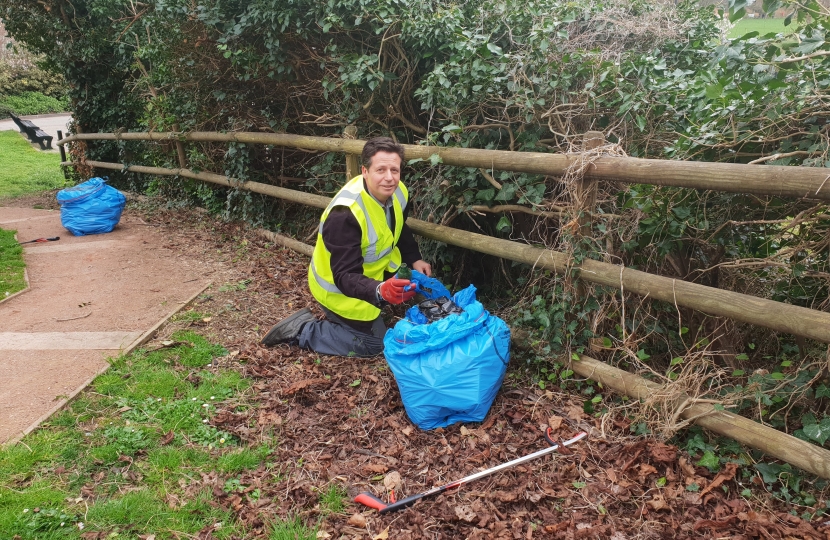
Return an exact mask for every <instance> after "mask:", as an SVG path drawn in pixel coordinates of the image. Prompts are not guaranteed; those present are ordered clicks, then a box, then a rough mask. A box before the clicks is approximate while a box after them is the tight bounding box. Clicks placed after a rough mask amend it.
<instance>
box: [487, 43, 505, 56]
mask: <svg viewBox="0 0 830 540" xmlns="http://www.w3.org/2000/svg"><path fill="white" fill-rule="evenodd" d="M487 50H488V51H490V52H491V53H493V54H495V55H496V56H502V55H503V54H504V51H502V50H501V47H499V46H498V45H496V44H495V43H488V44H487Z"/></svg>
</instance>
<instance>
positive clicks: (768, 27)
mask: <svg viewBox="0 0 830 540" xmlns="http://www.w3.org/2000/svg"><path fill="white" fill-rule="evenodd" d="M794 30H795V24H791V25H789V26H784V19H749V18H743V19H741V20H740V21H738V22H737V23H735V26H734V27H732V30H730V31H729V38H730V39H735V38H739V37H741V36H743V35H745V34H748V33H750V32H758V34H759V35H761V36H763V35H765V34H770V33H772V34H790V33H792V32H793V31H794Z"/></svg>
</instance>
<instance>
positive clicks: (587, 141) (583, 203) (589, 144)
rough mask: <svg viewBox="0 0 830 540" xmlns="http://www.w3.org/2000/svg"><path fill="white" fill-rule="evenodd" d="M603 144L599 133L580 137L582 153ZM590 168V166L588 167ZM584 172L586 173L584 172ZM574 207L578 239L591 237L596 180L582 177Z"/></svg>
mask: <svg viewBox="0 0 830 540" xmlns="http://www.w3.org/2000/svg"><path fill="white" fill-rule="evenodd" d="M604 144H605V135H603V133H602V132H601V131H588V132H587V133H585V135H583V136H582V151H583V152H590V151H591V150H594V149H595V148H599V147H600V146H602V145H604ZM589 167H590V165H589ZM584 172H588V171H587V170H585V171H584ZM574 203H575V204H574V206H575V207H576V210H577V212H579V214H580V215H579V218H578V223H579V233H578V234H577V236H578V237H583V236H590V235H591V214H592V213H593V212H594V210H595V208H594V207H595V206H596V204H597V180H596V179H594V178H586V177H585V176H583V177H582V178H581V179H580V180H579V183H578V184H577V186H576V201H574Z"/></svg>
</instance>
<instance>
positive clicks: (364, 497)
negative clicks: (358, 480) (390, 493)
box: [354, 491, 388, 511]
mask: <svg viewBox="0 0 830 540" xmlns="http://www.w3.org/2000/svg"><path fill="white" fill-rule="evenodd" d="M354 502H356V503H360V504H362V505H364V506H368V507H369V508H374V509H375V510H378V511H380V510H383V509H384V508H386V507H387V506H388V505H387V504H386V503H385V502H383V501H382V500H380V499H378V498H377V497H375V496H374V495H372V494H371V493H366V492H365V491H364V492H363V493H361V494H360V495H358V496H357V497H355V498H354Z"/></svg>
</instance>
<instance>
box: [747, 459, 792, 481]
mask: <svg viewBox="0 0 830 540" xmlns="http://www.w3.org/2000/svg"><path fill="white" fill-rule="evenodd" d="M755 468H756V469H757V470H758V472H759V473H761V477H762V478H763V479H764V483H766V484H773V483H775V482H777V481H778V479H779V476H780V475H781V473H782V472H784V471H787V470H790V466H789V465H786V466H785V465H778V464H777V463H756V464H755Z"/></svg>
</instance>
